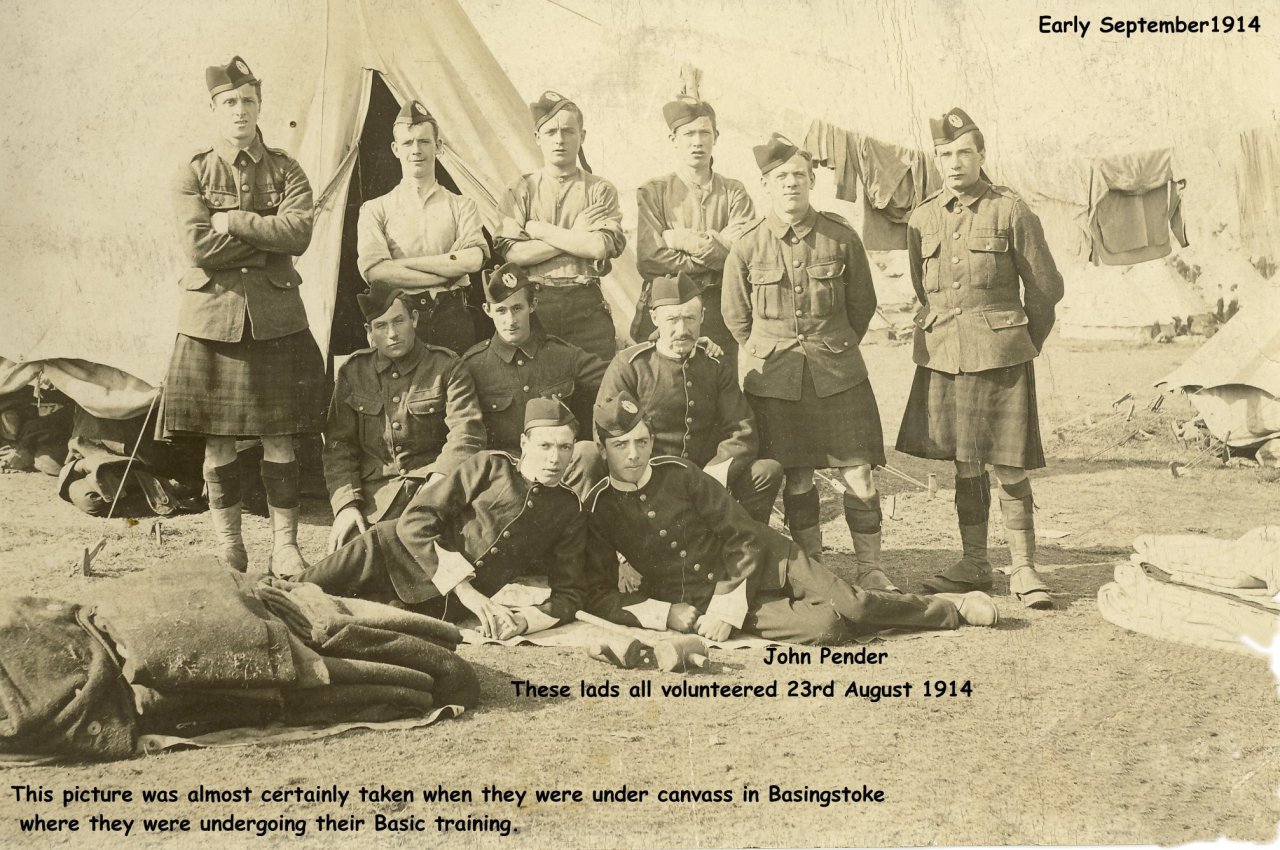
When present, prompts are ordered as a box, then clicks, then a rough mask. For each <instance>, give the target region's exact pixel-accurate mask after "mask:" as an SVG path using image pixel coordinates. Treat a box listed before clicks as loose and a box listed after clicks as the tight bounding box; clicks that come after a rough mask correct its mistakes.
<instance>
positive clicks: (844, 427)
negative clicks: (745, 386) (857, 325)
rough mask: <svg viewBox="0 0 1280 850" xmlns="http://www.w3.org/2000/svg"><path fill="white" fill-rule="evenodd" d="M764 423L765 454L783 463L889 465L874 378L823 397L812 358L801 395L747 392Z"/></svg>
mask: <svg viewBox="0 0 1280 850" xmlns="http://www.w3.org/2000/svg"><path fill="white" fill-rule="evenodd" d="M747 400H748V401H749V402H751V407H752V408H753V409H754V410H755V413H756V422H757V424H758V425H759V428H760V457H763V458H773V459H774V460H776V461H777V462H778V463H780V464H782V466H783V468H784V469H789V468H792V467H801V468H809V469H828V468H833V467H844V466H860V465H862V464H871V465H872V466H882V465H884V432H883V431H882V430H881V427H880V409H879V408H878V407H876V396H875V393H874V392H872V391H871V381H869V380H866V381H862V382H861V383H859V384H856V385H854V386H852V387H849V388H848V389H847V390H841V391H840V392H838V393H836V394H835V395H831V396H827V397H826V398H819V397H818V391H817V389H816V388H815V387H814V385H813V374H812V373H811V372H810V371H809V364H808V363H806V364H805V366H804V377H803V378H802V379H801V384H800V400H799V401H785V400H783V399H779V398H768V397H766V396H758V395H755V394H753V393H747Z"/></svg>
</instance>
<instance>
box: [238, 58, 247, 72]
mask: <svg viewBox="0 0 1280 850" xmlns="http://www.w3.org/2000/svg"><path fill="white" fill-rule="evenodd" d="M236 70H238V71H239V72H240V73H242V74H247V73H249V66H248V65H246V64H244V60H243V59H237V60H236Z"/></svg>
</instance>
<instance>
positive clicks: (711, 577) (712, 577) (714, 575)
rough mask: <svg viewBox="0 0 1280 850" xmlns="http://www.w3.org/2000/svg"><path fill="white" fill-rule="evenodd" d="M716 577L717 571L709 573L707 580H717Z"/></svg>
mask: <svg viewBox="0 0 1280 850" xmlns="http://www.w3.org/2000/svg"><path fill="white" fill-rule="evenodd" d="M715 578H716V574H715V573H707V581H715Z"/></svg>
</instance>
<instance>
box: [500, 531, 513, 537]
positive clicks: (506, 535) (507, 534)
mask: <svg viewBox="0 0 1280 850" xmlns="http://www.w3.org/2000/svg"><path fill="white" fill-rule="evenodd" d="M502 536H503V537H510V536H511V532H510V531H504V532H502Z"/></svg>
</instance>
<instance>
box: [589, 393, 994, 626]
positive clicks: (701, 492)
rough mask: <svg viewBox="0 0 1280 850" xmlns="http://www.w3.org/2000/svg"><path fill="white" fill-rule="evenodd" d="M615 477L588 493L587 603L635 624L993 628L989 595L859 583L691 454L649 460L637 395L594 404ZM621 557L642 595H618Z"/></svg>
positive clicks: (596, 611)
mask: <svg viewBox="0 0 1280 850" xmlns="http://www.w3.org/2000/svg"><path fill="white" fill-rule="evenodd" d="M595 426H596V438H597V439H598V440H599V441H600V443H601V444H602V448H603V451H604V454H605V459H606V461H607V462H608V466H609V477H608V478H607V479H606V480H604V481H601V482H600V483H599V484H597V485H596V486H595V487H594V488H593V489H592V491H591V493H590V494H589V495H588V497H587V501H586V509H587V512H588V513H587V574H588V583H589V585H590V587H591V595H590V598H589V601H588V604H587V606H586V607H587V609H588V610H590V611H591V612H592V613H594V614H597V615H598V616H602V617H605V618H607V619H609V620H612V621H614V622H617V623H621V624H623V625H628V626H643V627H645V628H651V629H662V628H669V629H675V630H676V631H682V632H691V631H695V630H696V631H697V632H698V634H700V635H702V636H703V637H705V638H707V639H709V640H724V639H726V638H728V637H729V634H730V633H731V632H732V630H733V629H734V628H740V629H743V630H745V631H750V632H755V633H756V634H759V635H761V636H762V637H764V638H767V639H769V640H778V641H787V642H791V643H801V644H815V643H822V644H830V643H841V642H843V641H846V640H848V639H849V638H850V637H851V636H852V635H854V634H857V633H859V632H871V631H877V630H880V629H886V628H916V629H954V628H957V627H958V626H959V625H960V624H961V623H969V624H972V625H994V624H995V623H996V621H997V620H998V616H997V613H996V609H995V605H994V604H993V603H992V602H991V599H990V597H988V596H987V595H986V594H984V593H981V592H977V591H975V592H973V593H968V594H963V595H959V594H937V595H935V596H920V595H916V594H904V593H897V592H890V591H880V590H868V589H864V588H860V587H857V586H851V585H849V584H848V583H846V582H845V581H843V580H841V579H839V578H837V577H836V576H834V575H833V574H832V573H830V572H829V571H828V570H827V569H826V568H825V567H823V566H822V564H821V563H820V562H818V561H814V560H812V559H811V558H810V557H809V556H808V555H807V554H806V553H805V552H804V550H803V549H801V548H800V547H799V546H798V545H796V544H795V543H793V542H792V541H790V540H788V539H787V538H786V537H784V536H782V535H781V534H779V533H778V532H776V531H774V530H773V529H771V528H769V527H768V526H766V525H763V524H761V523H758V522H756V521H755V520H753V519H751V518H750V517H749V516H747V514H746V512H745V511H744V510H743V509H742V506H741V505H739V504H738V503H737V502H735V501H734V500H733V499H732V498H731V497H730V496H729V493H728V491H726V490H725V489H724V488H723V487H721V486H720V485H719V484H717V483H716V482H715V481H714V480H713V479H712V478H711V477H710V476H709V475H707V474H706V473H704V472H703V471H702V470H700V469H698V468H697V467H696V466H694V465H693V464H692V463H690V462H689V461H687V460H684V459H683V458H673V457H657V458H651V457H650V453H651V449H652V445H653V437H652V432H651V431H650V428H649V425H648V423H647V422H646V421H645V419H644V416H643V414H642V413H641V411H640V407H639V405H638V404H636V401H635V399H634V398H632V397H631V396H630V395H628V394H627V393H621V394H619V395H618V396H616V397H612V398H607V399H602V400H601V401H600V402H599V403H598V404H597V405H596V409H595ZM619 554H621V555H622V556H623V557H624V558H626V559H627V561H628V562H629V563H630V564H631V565H632V566H633V567H634V568H635V569H636V570H638V571H639V573H640V575H641V577H642V583H641V586H640V590H639V591H637V592H632V593H622V592H620V591H618V590H617V581H618V560H617V556H618V555H619Z"/></svg>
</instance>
